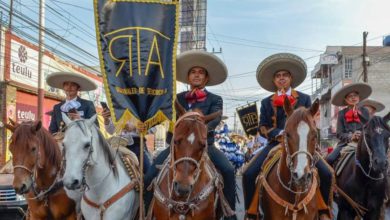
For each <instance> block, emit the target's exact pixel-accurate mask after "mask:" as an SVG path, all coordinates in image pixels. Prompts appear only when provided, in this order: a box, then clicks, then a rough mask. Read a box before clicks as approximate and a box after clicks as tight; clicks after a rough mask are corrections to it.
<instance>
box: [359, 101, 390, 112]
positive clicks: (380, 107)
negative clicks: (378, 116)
mask: <svg viewBox="0 0 390 220" xmlns="http://www.w3.org/2000/svg"><path fill="white" fill-rule="evenodd" d="M366 105H369V106H372V107H373V108H375V111H376V112H380V111H383V110H384V109H385V105H384V104H382V103H381V102H378V101H375V100H372V99H364V100H363V101H361V102H360V103H359V106H366Z"/></svg>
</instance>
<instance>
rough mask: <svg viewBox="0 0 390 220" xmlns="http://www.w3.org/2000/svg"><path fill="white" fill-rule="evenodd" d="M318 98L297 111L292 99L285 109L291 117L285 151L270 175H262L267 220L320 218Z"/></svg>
mask: <svg viewBox="0 0 390 220" xmlns="http://www.w3.org/2000/svg"><path fill="white" fill-rule="evenodd" d="M318 108H319V102H318V100H317V101H315V102H314V103H313V105H312V106H311V107H310V108H309V109H306V108H304V107H300V108H298V109H296V110H295V111H294V110H293V108H292V106H291V104H290V102H289V101H288V99H286V100H285V102H284V109H285V112H286V114H287V116H288V119H287V121H286V125H285V129H284V133H283V134H282V137H283V138H282V140H281V154H280V158H279V160H278V161H277V162H275V166H273V167H271V168H270V170H269V172H268V175H267V174H264V173H261V174H260V179H259V181H260V184H261V186H262V190H261V194H260V195H261V196H260V199H261V204H262V208H263V211H264V213H263V214H264V219H277V220H282V219H294V220H295V219H299V220H301V219H308V220H309V219H310V220H313V219H317V217H318V207H317V193H319V180H318V178H319V177H318V175H317V170H316V168H315V164H316V162H317V161H318V159H319V157H320V156H319V154H318V153H317V152H316V146H317V128H316V125H315V120H314V117H313V116H314V115H315V114H316V113H317V111H318Z"/></svg>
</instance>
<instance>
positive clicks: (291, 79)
mask: <svg viewBox="0 0 390 220" xmlns="http://www.w3.org/2000/svg"><path fill="white" fill-rule="evenodd" d="M305 77H306V64H305V62H304V61H303V60H302V59H301V58H300V57H298V56H296V55H294V54H289V53H279V54H275V55H272V56H270V57H268V58H266V59H265V60H263V61H262V62H261V63H260V65H259V67H258V68H257V81H258V82H259V84H260V86H261V87H262V88H263V89H266V90H268V91H270V92H273V93H274V94H272V95H270V96H269V97H267V98H264V99H263V100H262V101H261V108H260V123H259V127H260V132H261V135H263V136H264V137H267V138H268V144H267V146H266V147H264V148H263V150H262V151H261V152H260V153H258V154H257V155H256V156H255V157H254V158H252V160H251V161H250V163H249V164H248V166H247V167H246V169H245V171H244V172H243V176H242V181H243V188H244V200H245V210H246V211H247V217H248V218H251V217H255V216H254V215H256V214H257V213H251V212H248V209H249V208H250V206H251V202H252V199H253V196H254V194H255V184H256V178H257V176H258V174H259V173H260V170H261V167H262V165H263V162H264V160H265V159H266V157H267V155H268V153H269V152H270V150H271V149H272V148H273V147H275V146H277V145H278V144H279V141H278V137H279V136H280V135H281V134H282V132H283V129H284V126H285V123H286V114H285V112H284V109H283V103H284V99H285V98H288V99H289V100H290V103H292V105H293V106H294V108H298V107H301V106H303V107H306V108H308V107H310V106H311V100H310V96H308V95H306V94H304V93H301V92H299V91H296V90H295V89H294V88H295V87H297V86H299V85H300V84H301V83H302V82H303V81H304V80H305ZM316 167H317V169H318V171H319V174H320V178H321V187H320V190H321V194H322V195H323V199H324V201H328V203H330V201H331V200H332V198H331V180H332V177H333V174H332V172H331V171H330V170H329V168H328V167H327V166H326V163H325V162H324V161H322V160H319V161H318V163H317V164H316ZM328 205H329V204H328ZM256 208H257V207H256ZM320 214H321V215H320V216H321V219H330V209H329V208H328V209H324V210H321V213H320Z"/></svg>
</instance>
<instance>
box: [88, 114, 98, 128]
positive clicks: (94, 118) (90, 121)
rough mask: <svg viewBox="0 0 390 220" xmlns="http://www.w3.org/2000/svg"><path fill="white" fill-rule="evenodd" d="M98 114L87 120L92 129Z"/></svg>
mask: <svg viewBox="0 0 390 220" xmlns="http://www.w3.org/2000/svg"><path fill="white" fill-rule="evenodd" d="M96 117H97V114H94V115H93V116H92V117H91V118H89V119H87V125H88V127H91V126H92V125H94V124H95V121H96Z"/></svg>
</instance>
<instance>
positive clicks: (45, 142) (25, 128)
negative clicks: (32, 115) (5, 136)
mask: <svg viewBox="0 0 390 220" xmlns="http://www.w3.org/2000/svg"><path fill="white" fill-rule="evenodd" d="M33 125H34V122H33V121H27V122H23V123H21V124H20V125H19V126H18V127H17V128H16V129H15V131H14V133H13V135H12V139H11V141H12V143H15V142H16V140H17V141H18V142H19V143H22V144H20V145H21V146H24V147H27V146H28V144H27V143H28V142H30V141H31V138H32V137H34V136H37V137H38V139H39V142H40V144H41V147H43V148H44V152H45V155H46V156H45V158H46V160H47V161H48V162H49V163H50V164H51V165H54V166H55V167H59V166H60V164H61V160H62V158H61V157H62V156H61V152H60V150H59V147H58V144H57V141H56V140H55V139H54V138H53V136H52V135H51V134H50V133H49V132H48V131H47V130H46V129H45V128H43V127H41V128H40V129H39V130H38V131H36V133H35V134H34V133H33V131H32V130H31V129H32V126H33ZM44 162H46V161H44Z"/></svg>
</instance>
